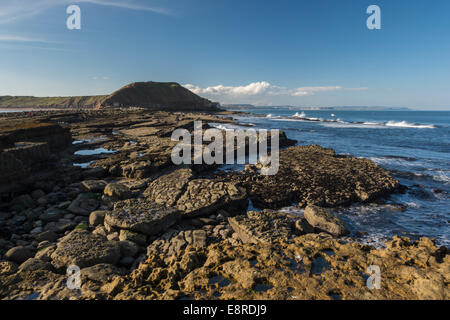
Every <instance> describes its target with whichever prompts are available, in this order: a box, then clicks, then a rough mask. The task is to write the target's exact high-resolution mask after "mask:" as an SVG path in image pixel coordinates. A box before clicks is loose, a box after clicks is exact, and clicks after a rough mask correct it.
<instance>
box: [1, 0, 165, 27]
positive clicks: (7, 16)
mask: <svg viewBox="0 0 450 320" xmlns="http://www.w3.org/2000/svg"><path fill="white" fill-rule="evenodd" d="M80 3H91V4H96V5H101V6H109V7H117V8H122V9H128V10H138V11H151V12H155V13H159V14H170V12H169V11H168V10H166V9H164V8H157V7H151V6H148V5H142V4H139V3H137V2H136V0H134V1H129V0H32V1H30V0H2V4H1V7H0V24H7V23H10V22H13V21H16V20H20V19H25V18H28V17H31V16H34V15H36V14H40V13H42V12H44V11H46V10H48V9H50V8H52V7H56V6H62V5H69V4H80Z"/></svg>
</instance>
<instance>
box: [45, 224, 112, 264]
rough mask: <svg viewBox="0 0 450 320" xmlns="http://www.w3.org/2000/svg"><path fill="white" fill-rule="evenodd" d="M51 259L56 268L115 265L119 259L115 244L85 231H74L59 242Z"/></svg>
mask: <svg viewBox="0 0 450 320" xmlns="http://www.w3.org/2000/svg"><path fill="white" fill-rule="evenodd" d="M51 258H52V264H53V265H54V266H55V267H56V268H63V267H68V266H70V265H77V266H78V267H80V268H86V267H90V266H93V265H96V264H99V263H108V264H116V263H117V262H118V261H119V259H120V247H119V244H118V243H117V242H115V241H107V240H106V239H105V238H104V237H102V236H99V235H95V234H92V233H90V232H88V231H85V230H74V231H72V232H71V233H69V234H68V235H67V236H65V237H64V238H62V239H61V240H60V242H59V243H58V246H57V247H56V250H55V251H54V252H53V253H52V255H51Z"/></svg>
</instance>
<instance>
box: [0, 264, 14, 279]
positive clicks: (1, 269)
mask: <svg viewBox="0 0 450 320" xmlns="http://www.w3.org/2000/svg"><path fill="white" fill-rule="evenodd" d="M17 270H18V267H17V264H16V263H14V262H11V261H0V276H8V275H10V274H14V273H16V272H17Z"/></svg>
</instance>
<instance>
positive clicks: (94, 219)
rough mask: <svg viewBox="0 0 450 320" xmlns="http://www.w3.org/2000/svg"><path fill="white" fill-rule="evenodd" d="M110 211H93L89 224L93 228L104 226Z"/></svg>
mask: <svg viewBox="0 0 450 320" xmlns="http://www.w3.org/2000/svg"><path fill="white" fill-rule="evenodd" d="M107 212H108V211H104V210H99V211H93V212H91V214H90V215H89V224H90V225H91V226H98V225H103V223H104V221H105V215H106V213H107Z"/></svg>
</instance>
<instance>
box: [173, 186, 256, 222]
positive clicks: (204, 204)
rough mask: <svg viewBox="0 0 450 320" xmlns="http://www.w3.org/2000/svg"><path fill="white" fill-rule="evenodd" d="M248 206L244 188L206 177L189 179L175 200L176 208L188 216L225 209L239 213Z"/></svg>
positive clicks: (208, 213) (203, 214) (202, 214)
mask: <svg viewBox="0 0 450 320" xmlns="http://www.w3.org/2000/svg"><path fill="white" fill-rule="evenodd" d="M247 206H248V200H247V193H246V191H245V189H244V188H242V187H239V186H237V185H236V184H235V183H232V182H215V181H212V180H208V179H196V180H192V181H190V182H189V183H188V184H187V186H186V191H185V192H184V194H183V195H182V196H180V198H179V199H178V201H177V208H178V209H179V210H181V211H183V213H184V214H186V215H190V216H205V215H210V214H213V213H215V212H217V211H218V210H220V209H227V210H228V211H229V212H233V213H239V212H242V211H244V210H245V209H246V208H247Z"/></svg>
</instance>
